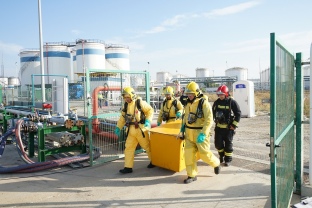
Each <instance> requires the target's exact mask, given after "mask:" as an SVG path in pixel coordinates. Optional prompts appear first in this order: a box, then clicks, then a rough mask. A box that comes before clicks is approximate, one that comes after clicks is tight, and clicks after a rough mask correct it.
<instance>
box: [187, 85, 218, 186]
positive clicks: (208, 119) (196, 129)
mask: <svg viewBox="0 0 312 208" xmlns="http://www.w3.org/2000/svg"><path fill="white" fill-rule="evenodd" d="M185 94H186V95H187V96H188V100H187V101H188V103H187V105H186V106H185V116H184V119H183V121H182V127H181V132H182V133H184V135H185V136H184V138H185V152H184V154H185V155H184V156H185V166H186V172H187V176H188V177H187V178H186V179H185V180H184V183H191V182H193V181H196V180H197V177H196V176H197V173H198V171H197V157H196V154H197V152H199V154H200V158H201V159H202V160H203V161H204V162H205V163H207V164H209V165H210V166H211V167H213V168H214V173H215V174H219V173H220V161H219V159H218V158H217V157H216V156H215V155H214V154H213V153H212V152H211V150H210V129H211V127H212V124H213V118H212V117H213V116H212V110H211V106H210V104H209V102H208V98H207V96H204V95H203V94H202V93H201V92H200V89H199V87H198V84H197V83H195V82H190V83H189V84H188V85H187V86H186V89H185Z"/></svg>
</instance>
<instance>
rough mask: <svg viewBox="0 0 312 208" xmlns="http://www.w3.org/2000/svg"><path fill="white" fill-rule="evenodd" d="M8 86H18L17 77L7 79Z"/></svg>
mask: <svg viewBox="0 0 312 208" xmlns="http://www.w3.org/2000/svg"><path fill="white" fill-rule="evenodd" d="M8 85H13V86H19V85H20V82H19V79H18V77H9V78H8Z"/></svg>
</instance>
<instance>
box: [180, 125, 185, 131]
mask: <svg viewBox="0 0 312 208" xmlns="http://www.w3.org/2000/svg"><path fill="white" fill-rule="evenodd" d="M180 132H182V133H184V132H185V124H182V126H181V129H180Z"/></svg>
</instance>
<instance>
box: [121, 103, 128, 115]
mask: <svg viewBox="0 0 312 208" xmlns="http://www.w3.org/2000/svg"><path fill="white" fill-rule="evenodd" d="M127 110H128V103H127V102H125V105H124V109H123V110H122V111H123V112H125V113H127Z"/></svg>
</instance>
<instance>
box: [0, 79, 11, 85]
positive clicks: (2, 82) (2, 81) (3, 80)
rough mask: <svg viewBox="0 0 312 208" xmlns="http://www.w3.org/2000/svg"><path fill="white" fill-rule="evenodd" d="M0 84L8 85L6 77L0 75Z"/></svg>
mask: <svg viewBox="0 0 312 208" xmlns="http://www.w3.org/2000/svg"><path fill="white" fill-rule="evenodd" d="M0 85H1V86H2V87H6V86H8V85H9V80H8V78H7V77H0Z"/></svg>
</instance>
